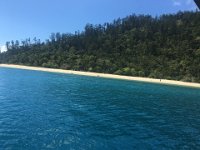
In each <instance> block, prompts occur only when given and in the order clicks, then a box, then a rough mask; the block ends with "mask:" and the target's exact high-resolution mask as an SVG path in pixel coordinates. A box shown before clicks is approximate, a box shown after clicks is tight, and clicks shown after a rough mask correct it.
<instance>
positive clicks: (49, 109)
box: [0, 68, 200, 150]
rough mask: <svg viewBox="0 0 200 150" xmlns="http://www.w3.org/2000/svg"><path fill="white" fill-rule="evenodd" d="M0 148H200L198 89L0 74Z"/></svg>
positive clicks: (1, 70)
mask: <svg viewBox="0 0 200 150" xmlns="http://www.w3.org/2000/svg"><path fill="white" fill-rule="evenodd" d="M0 149H1V150H7V149H8V150H12V149H13V150H39V149H61V150H62V149H63V150H66V149H75V150H76V149H77V150H88V149H89V150H90V149H92V150H93V149H94V150H111V149H116V150H126V149H127V150H128V149H152V150H155V149H159V150H160V149H163V150H164V149H175V150H177V149H200V89H193V88H186V87H176V86H166V85H158V84H147V83H141V82H133V81H123V80H114V79H103V78H97V77H86V76H78V75H66V74H56V73H47V72H39V71H27V70H19V69H7V68H0Z"/></svg>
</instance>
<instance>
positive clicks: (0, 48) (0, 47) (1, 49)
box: [0, 45, 7, 53]
mask: <svg viewBox="0 0 200 150" xmlns="http://www.w3.org/2000/svg"><path fill="white" fill-rule="evenodd" d="M6 51H7V48H6V46H5V45H4V46H0V53H2V52H6Z"/></svg>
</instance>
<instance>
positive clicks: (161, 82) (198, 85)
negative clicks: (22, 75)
mask: <svg viewBox="0 0 200 150" xmlns="http://www.w3.org/2000/svg"><path fill="white" fill-rule="evenodd" d="M0 67H5V68H16V69H25V70H35V71H45V72H53V73H64V74H75V75H83V76H91V77H101V78H112V79H121V80H131V81H139V82H147V83H157V84H167V85H176V86H186V87H193V88H200V84H199V83H190V82H182V81H175V80H166V79H161V80H160V79H152V78H143V77H131V76H121V75H114V74H104V73H95V72H84V71H73V70H63V69H52V68H42V67H31V66H22V65H11V64H0Z"/></svg>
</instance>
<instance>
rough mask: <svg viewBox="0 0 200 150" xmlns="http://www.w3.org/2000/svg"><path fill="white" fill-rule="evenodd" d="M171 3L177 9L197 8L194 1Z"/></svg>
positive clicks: (179, 0)
mask: <svg viewBox="0 0 200 150" xmlns="http://www.w3.org/2000/svg"><path fill="white" fill-rule="evenodd" d="M171 2H172V5H173V6H175V7H180V6H185V7H188V8H191V7H194V6H195V4H194V2H193V0H171Z"/></svg>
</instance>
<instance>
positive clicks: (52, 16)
mask: <svg viewBox="0 0 200 150" xmlns="http://www.w3.org/2000/svg"><path fill="white" fill-rule="evenodd" d="M196 9H197V7H196V6H195V4H194V2H193V0H0V47H1V46H3V45H5V42H6V41H11V40H23V39H25V38H28V37H30V38H31V39H33V38H34V37H37V38H40V39H41V40H45V39H47V38H49V35H50V34H51V33H52V32H60V33H74V32H75V31H78V30H79V31H82V30H84V27H85V25H86V24H87V23H91V24H103V23H105V22H112V21H113V20H114V19H117V18H119V17H120V18H123V17H125V16H127V15H131V14H150V15H152V16H159V15H161V14H166V13H176V12H178V11H180V10H181V11H185V10H196Z"/></svg>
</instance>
